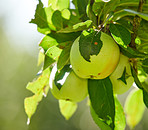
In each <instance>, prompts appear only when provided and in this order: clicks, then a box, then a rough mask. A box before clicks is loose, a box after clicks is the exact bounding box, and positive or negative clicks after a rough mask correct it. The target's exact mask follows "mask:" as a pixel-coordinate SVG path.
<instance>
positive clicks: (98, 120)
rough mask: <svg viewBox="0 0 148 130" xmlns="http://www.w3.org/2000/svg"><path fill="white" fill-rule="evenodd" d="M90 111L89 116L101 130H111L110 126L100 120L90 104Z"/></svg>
mask: <svg viewBox="0 0 148 130" xmlns="http://www.w3.org/2000/svg"><path fill="white" fill-rule="evenodd" d="M90 112H91V116H92V118H93V120H94V122H95V123H96V124H97V125H98V126H99V128H101V129H102V130H112V129H111V127H110V126H108V125H107V124H105V123H104V122H103V121H102V119H101V118H99V117H98V115H97V114H96V112H95V111H94V109H93V108H92V106H90Z"/></svg>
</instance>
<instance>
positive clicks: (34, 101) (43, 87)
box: [24, 68, 50, 119]
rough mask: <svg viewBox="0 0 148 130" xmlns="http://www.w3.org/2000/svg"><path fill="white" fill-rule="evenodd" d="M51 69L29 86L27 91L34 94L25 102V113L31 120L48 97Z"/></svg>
mask: <svg viewBox="0 0 148 130" xmlns="http://www.w3.org/2000/svg"><path fill="white" fill-rule="evenodd" d="M49 76H50V70H49V68H48V69H46V70H44V71H43V73H42V75H41V76H40V77H39V78H38V79H36V80H35V81H33V82H29V83H28V84H27V87H26V88H27V89H28V90H30V91H31V92H33V93H34V95H33V96H31V97H27V98H25V100H24V107H25V112H26V114H27V116H28V118H29V119H30V118H31V117H32V115H33V114H34V113H35V111H36V109H37V105H38V103H39V102H40V101H41V100H42V98H43V96H46V95H47V93H48V90H49V85H48V83H49Z"/></svg>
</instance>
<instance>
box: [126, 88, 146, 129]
mask: <svg viewBox="0 0 148 130" xmlns="http://www.w3.org/2000/svg"><path fill="white" fill-rule="evenodd" d="M124 108H125V113H126V117H127V124H128V125H129V126H130V128H131V129H133V128H134V127H135V126H136V125H137V124H138V123H139V122H140V120H141V119H142V116H143V113H144V110H145V105H144V103H143V93H142V90H140V89H134V90H133V91H131V92H130V94H129V95H128V97H127V99H126V102H125V107H124Z"/></svg>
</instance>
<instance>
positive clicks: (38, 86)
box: [26, 68, 50, 94]
mask: <svg viewBox="0 0 148 130" xmlns="http://www.w3.org/2000/svg"><path fill="white" fill-rule="evenodd" d="M49 75H50V70H49V68H47V69H45V70H44V71H43V74H42V75H40V77H39V78H38V79H37V80H35V81H33V82H29V83H28V84H27V87H26V88H27V89H28V90H30V91H31V92H33V93H34V94H37V93H39V92H40V91H42V90H43V89H44V88H45V87H46V85H47V84H48V82H49Z"/></svg>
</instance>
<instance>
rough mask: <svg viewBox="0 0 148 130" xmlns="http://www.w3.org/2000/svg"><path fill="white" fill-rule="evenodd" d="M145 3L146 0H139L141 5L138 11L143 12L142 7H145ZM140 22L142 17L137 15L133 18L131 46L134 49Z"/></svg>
mask: <svg viewBox="0 0 148 130" xmlns="http://www.w3.org/2000/svg"><path fill="white" fill-rule="evenodd" d="M144 3H145V0H139V6H138V9H137V11H138V12H142V8H143V4H144ZM140 22H141V18H140V17H139V16H137V15H136V16H135V17H134V19H133V33H132V34H131V43H130V47H132V48H134V49H136V43H135V39H136V37H137V35H138V28H139V26H140Z"/></svg>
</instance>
